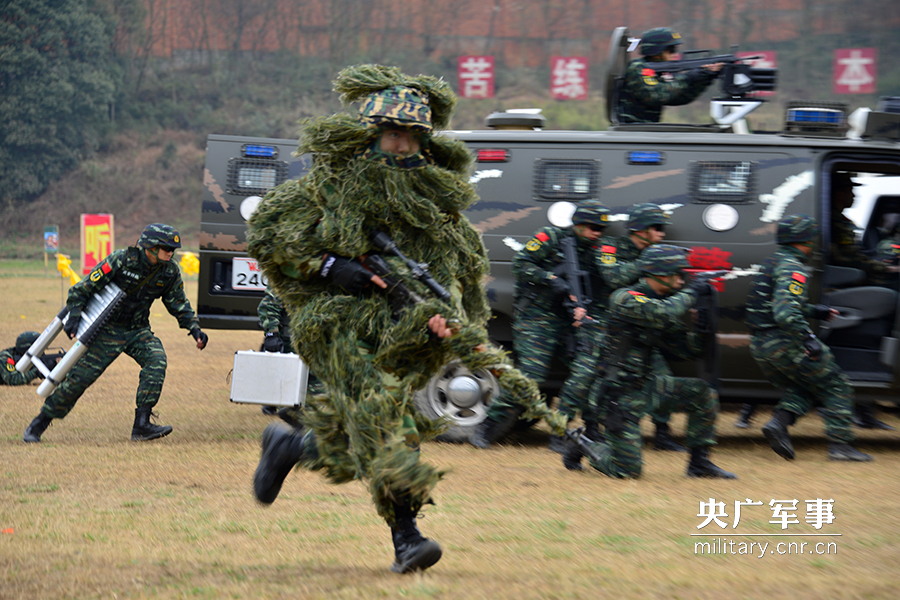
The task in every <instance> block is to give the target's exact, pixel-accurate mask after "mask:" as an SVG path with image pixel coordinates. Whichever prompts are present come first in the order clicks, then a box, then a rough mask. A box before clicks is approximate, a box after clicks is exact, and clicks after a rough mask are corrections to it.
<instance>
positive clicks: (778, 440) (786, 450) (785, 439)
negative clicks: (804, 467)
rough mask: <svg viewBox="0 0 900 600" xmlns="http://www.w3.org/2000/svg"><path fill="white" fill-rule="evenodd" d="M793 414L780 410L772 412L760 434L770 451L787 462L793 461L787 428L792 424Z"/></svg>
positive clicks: (792, 449)
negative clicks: (770, 447) (764, 438)
mask: <svg viewBox="0 0 900 600" xmlns="http://www.w3.org/2000/svg"><path fill="white" fill-rule="evenodd" d="M795 419H796V417H794V414H793V413H791V412H788V411H786V410H784V409H781V408H776V409H775V410H774V411H772V418H771V419H769V422H768V423H766V424H765V425H763V428H762V432H763V435H764V436H766V441H768V442H769V445H770V446H772V450H774V451H775V453H776V454H777V455H778V456H781V457H784V458H786V459H787V460H794V446H793V444H791V436H790V435H788V429H787V428H788V426H789V425H793V424H794V420H795Z"/></svg>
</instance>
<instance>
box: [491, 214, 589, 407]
mask: <svg viewBox="0 0 900 600" xmlns="http://www.w3.org/2000/svg"><path fill="white" fill-rule="evenodd" d="M567 237H574V238H575V240H576V243H577V247H578V250H579V252H578V261H579V267H580V269H581V270H582V271H585V272H587V273H588V274H589V275H590V284H591V289H589V290H585V295H586V297H588V298H591V300H592V301H591V303H590V304H589V305H588V306H587V310H588V317H590V319H592V320H594V321H598V320H599V319H601V318H602V314H603V306H604V305H603V303H602V302H600V301H598V300H597V299H596V297H595V296H594V294H593V293H592V292H593V289H594V286H595V285H596V284H597V283H599V279H598V271H597V264H598V261H597V251H598V248H597V246H596V245H595V243H594V242H590V241H588V240H583V239H581V238H579V237H578V236H577V235H576V234H575V232H574V231H572V229H571V228H559V227H545V228H544V229H542V230H540V231H539V232H537V233H536V234H535V235H534V237H533V238H531V240H529V242H528V243H527V244H526V245H525V248H523V249H522V250H520V251H519V252H518V253H517V254H516V256H515V258H514V259H513V267H512V271H513V275H515V277H516V291H515V315H514V321H513V349H514V350H515V352H516V362H517V364H518V366H519V369H521V370H522V372H523V373H525V374H526V375H528V377H530V378H531V379H533V380H534V381H536V382H537V383H538V384H541V383H543V382H544V381H545V380H546V376H547V371H548V369H549V368H550V364H551V362H552V361H553V358H554V357H558V356H561V355H565V354H567V353H568V348H567V343H569V341H570V340H571V339H572V338H573V336H574V338H575V340H576V345H577V347H578V348H579V351H578V352H577V353H576V362H577V360H578V357H580V356H581V355H583V354H589V353H590V351H591V348H592V346H593V342H594V340H593V338H594V336H595V334H594V333H593V331H594V328H595V325H594V324H589V323H585V324H583V325H582V326H581V327H578V328H575V327H573V326H572V321H573V317H572V310H571V307H569V306H568V298H563V297H561V296H560V295H559V294H557V293H556V292H554V290H553V288H552V287H551V277H560V278H562V279H565V275H564V274H563V273H562V270H561V268H562V264H563V261H564V255H563V251H562V247H561V245H560V242H561V241H562V240H563V239H564V238H567ZM502 406H503V402H502V400H501V401H495V402H494V403H493V404H492V405H491V412H490V414H491V415H496V414H497V411H498V409H500V408H502ZM563 412H568V411H567V410H563Z"/></svg>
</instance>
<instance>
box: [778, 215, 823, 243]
mask: <svg viewBox="0 0 900 600" xmlns="http://www.w3.org/2000/svg"><path fill="white" fill-rule="evenodd" d="M818 235H819V225H818V223H816V220H815V219H813V218H812V217H811V216H809V215H788V216H786V217H784V218H782V219H781V220H780V221H778V233H776V235H775V241H776V242H777V243H778V244H781V245H785V244H795V243H798V242H808V241H810V240H813V239H815V238H816V237H817V236H818Z"/></svg>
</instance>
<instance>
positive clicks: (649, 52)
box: [641, 27, 681, 56]
mask: <svg viewBox="0 0 900 600" xmlns="http://www.w3.org/2000/svg"><path fill="white" fill-rule="evenodd" d="M679 44H681V36H680V35H679V34H678V32H677V31H675V30H674V29H670V28H668V27H654V28H653V29H648V30H647V31H645V32H644V33H643V35H641V54H642V55H644V56H656V55H657V54H662V51H663V50H665V49H666V48H668V47H669V46H678V45H679Z"/></svg>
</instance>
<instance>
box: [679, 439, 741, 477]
mask: <svg viewBox="0 0 900 600" xmlns="http://www.w3.org/2000/svg"><path fill="white" fill-rule="evenodd" d="M687 476H688V477H718V478H719V479H737V475H735V474H734V473H729V472H728V471H726V470H724V469H720V468H719V467H717V466H716V465H714V464H713V462H712V461H711V460H709V446H700V447H698V448H691V460H690V462H689V463H688V468H687Z"/></svg>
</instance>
